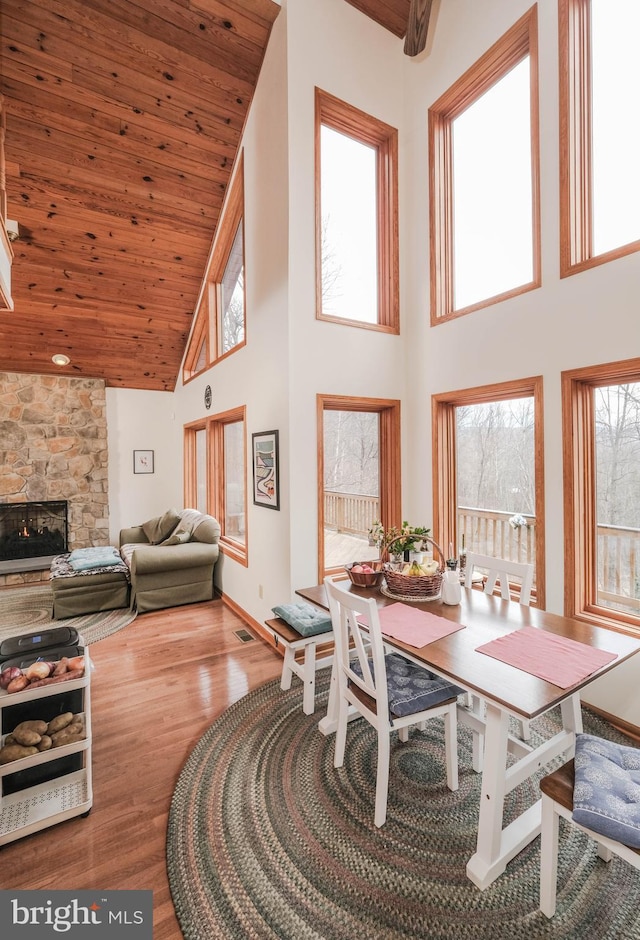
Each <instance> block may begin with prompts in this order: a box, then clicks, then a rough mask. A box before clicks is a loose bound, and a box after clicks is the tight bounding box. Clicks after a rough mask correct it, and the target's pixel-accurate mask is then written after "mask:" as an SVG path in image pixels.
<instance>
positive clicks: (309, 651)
mask: <svg viewBox="0 0 640 940" xmlns="http://www.w3.org/2000/svg"><path fill="white" fill-rule="evenodd" d="M302 681H303V689H302V711H303V712H304V713H305V715H313V713H314V711H315V707H316V702H315V696H316V644H315V643H307V644H306V646H305V648H304V667H303V669H302Z"/></svg>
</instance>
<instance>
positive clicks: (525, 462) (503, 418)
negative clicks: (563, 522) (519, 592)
mask: <svg viewBox="0 0 640 940" xmlns="http://www.w3.org/2000/svg"><path fill="white" fill-rule="evenodd" d="M433 414H434V422H433V451H434V468H435V472H434V531H435V532H436V533H437V534H436V541H437V542H438V544H440V545H442V546H449V545H454V546H458V547H459V548H461V547H462V545H463V538H464V547H465V548H466V549H467V550H468V551H476V552H479V553H480V554H486V555H493V556H494V557H499V558H508V559H510V560H511V561H519V562H528V563H531V564H533V566H534V596H535V602H536V604H537V605H538V606H544V596H545V573H544V495H543V494H544V485H543V473H544V463H543V461H544V458H543V441H542V379H541V378H532V379H524V380H522V381H516V382H506V383H502V384H500V385H491V386H485V387H482V388H473V389H466V390H463V391H458V392H451V393H447V394H443V395H435V396H434V397H433Z"/></svg>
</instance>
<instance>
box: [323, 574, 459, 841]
mask: <svg viewBox="0 0 640 940" xmlns="http://www.w3.org/2000/svg"><path fill="white" fill-rule="evenodd" d="M324 584H325V588H326V592H327V598H328V600H329V610H330V612H331V620H332V624H333V636H334V641H335V648H334V670H335V674H334V679H335V682H336V689H335V694H336V696H337V701H338V709H337V711H338V719H337V729H336V741H335V755H334V762H333V763H334V767H342V765H343V762H344V753H345V748H346V740H347V723H348V721H349V717H350V715H351V714H353V710H355V711H356V712H357V713H359V714H360V715H361V716H362V717H363V718H365V719H366V720H367V721H368V722H369V723H370V724H371V725H372V726H373V727H374V728H375V729H376V732H377V735H378V766H377V775H376V796H375V813H374V822H375V825H376V826H382V825H384V822H385V820H386V818H387V797H388V791H389V760H390V752H391V743H390V736H391V734H392V733H393V732H394V731H398V733H399V738H400V740H401V741H407V740H408V737H409V728H410V727H411V726H412V725H418V724H422V723H423V722H425V721H426V720H428V719H430V718H434V717H436V716H443V717H444V739H445V765H446V774H447V786H448V787H449V789H450V790H457V789H458V741H457V714H456V707H457V706H456V702H457V698H458V695H461V694H462V693H463V691H464V690H463V689H460V688H458V686H456V685H453V684H452V683H451V682H449V681H447V680H446V679H443V678H441V677H440V676H437V675H435V674H434V673H432V672H429V671H428V670H426V669H424V668H423V667H421V666H418V665H416V664H414V663H411V662H409V660H407V659H405V658H404V656H401V655H400V654H399V653H386V652H385V648H384V644H383V639H382V632H381V628H380V619H379V616H378V609H377V606H376V602H375V600H374V599H373V598H366V597H362V596H360V595H356V594H355V593H350V592H349V591H348V590H345V589H344V588H343V587H342V586H340V584H339V583H335V582H334V581H332V579H331V578H325V581H324ZM363 618H364V622H366V626H365V625H364V622H360V621H361V619H363Z"/></svg>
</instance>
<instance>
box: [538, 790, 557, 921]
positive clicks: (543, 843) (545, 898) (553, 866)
mask: <svg viewBox="0 0 640 940" xmlns="http://www.w3.org/2000/svg"><path fill="white" fill-rule="evenodd" d="M559 822H560V817H559V815H558V813H556V811H555V807H554V804H553V800H552V799H551V798H550V797H548V796H546V795H545V794H543V795H542V829H541V834H540V910H541V911H542V913H543V914H544V915H545V916H546V917H553V915H554V914H555V912H556V881H557V878H558V830H559Z"/></svg>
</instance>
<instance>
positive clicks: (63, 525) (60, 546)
mask: <svg viewBox="0 0 640 940" xmlns="http://www.w3.org/2000/svg"><path fill="white" fill-rule="evenodd" d="M67 539H68V522H67V501H66V500H62V499H60V500H44V501H42V502H32V503H5V504H4V505H1V506H0V571H1V570H5V571H6V570H7V569H8V568H11V570H13V571H20V570H29V569H32V568H35V567H42V566H44V565H48V564H50V562H51V559H52V558H53V557H54V556H55V555H59V554H60V553H61V552H66V551H67V544H68V542H67ZM35 559H37V562H36V561H34V560H35Z"/></svg>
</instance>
